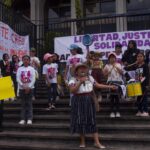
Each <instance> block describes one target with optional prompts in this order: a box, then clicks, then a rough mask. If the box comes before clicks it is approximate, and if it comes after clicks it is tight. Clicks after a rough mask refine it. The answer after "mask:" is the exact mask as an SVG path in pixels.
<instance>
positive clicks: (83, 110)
mask: <svg viewBox="0 0 150 150" xmlns="http://www.w3.org/2000/svg"><path fill="white" fill-rule="evenodd" d="M74 75H75V77H73V78H72V79H70V81H69V88H70V92H71V93H73V96H72V98H71V132H72V133H79V134H80V147H81V148H83V147H85V134H93V137H94V142H95V143H94V145H95V146H96V147H97V148H105V146H103V145H102V144H101V143H100V141H99V138H98V132H97V128H96V111H95V104H94V100H93V94H92V91H93V88H94V86H95V87H97V88H111V89H115V87H114V86H108V85H103V84H98V83H97V82H96V81H95V80H94V79H93V77H92V76H89V70H88V67H87V66H86V65H84V64H78V65H77V66H76V67H75V71H74Z"/></svg>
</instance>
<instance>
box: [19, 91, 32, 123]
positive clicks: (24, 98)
mask: <svg viewBox="0 0 150 150" xmlns="http://www.w3.org/2000/svg"><path fill="white" fill-rule="evenodd" d="M19 95H20V98H21V120H32V118H33V107H32V96H33V90H31V91H30V93H28V94H25V91H24V90H20V91H19Z"/></svg>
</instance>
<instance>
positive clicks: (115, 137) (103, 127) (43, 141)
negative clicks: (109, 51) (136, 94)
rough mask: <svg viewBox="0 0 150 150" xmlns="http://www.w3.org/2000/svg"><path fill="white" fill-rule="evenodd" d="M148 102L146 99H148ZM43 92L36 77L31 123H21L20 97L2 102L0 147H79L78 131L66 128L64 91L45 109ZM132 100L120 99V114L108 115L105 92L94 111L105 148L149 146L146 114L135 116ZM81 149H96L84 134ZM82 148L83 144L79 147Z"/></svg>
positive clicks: (44, 149) (14, 149)
mask: <svg viewBox="0 0 150 150" xmlns="http://www.w3.org/2000/svg"><path fill="white" fill-rule="evenodd" d="M149 104H150V102H149ZM46 107H47V93H46V87H45V84H44V82H43V80H40V81H38V93H37V99H36V100H35V101H33V109H34V120H33V125H25V126H21V125H19V124H18V122H19V119H20V100H17V101H14V102H5V107H4V131H3V132H1V133H0V150H79V149H80V148H79V137H78V135H71V134H70V131H69V125H70V124H69V123H70V107H69V98H68V97H67V95H65V97H63V98H61V99H60V100H58V101H57V105H56V109H54V110H51V111H47V110H46ZM135 113H136V106H135V102H134V101H121V115H122V117H121V118H114V119H111V118H109V101H107V99H106V96H104V99H103V101H102V103H101V111H100V112H98V113H97V126H98V130H99V133H100V139H101V141H102V143H103V144H104V145H106V147H107V148H106V150H133V149H136V150H141V149H143V150H149V147H150V117H146V118H141V117H135ZM86 140H87V147H86V148H85V150H96V149H97V148H94V147H93V140H92V137H91V136H90V135H87V138H86ZM83 149H84V148H83Z"/></svg>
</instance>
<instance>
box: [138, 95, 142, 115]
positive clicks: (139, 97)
mask: <svg viewBox="0 0 150 150" xmlns="http://www.w3.org/2000/svg"><path fill="white" fill-rule="evenodd" d="M137 107H138V111H140V112H143V109H142V96H138V97H137Z"/></svg>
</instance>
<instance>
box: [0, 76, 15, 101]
mask: <svg viewBox="0 0 150 150" xmlns="http://www.w3.org/2000/svg"><path fill="white" fill-rule="evenodd" d="M14 97H15V92H14V87H13V82H12V80H11V77H10V76H8V77H2V78H0V100H4V99H8V98H14Z"/></svg>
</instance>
